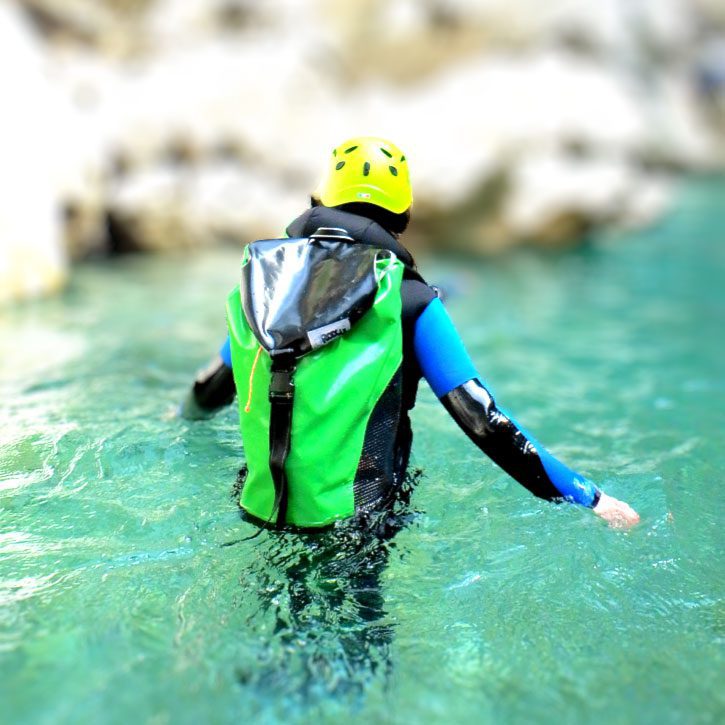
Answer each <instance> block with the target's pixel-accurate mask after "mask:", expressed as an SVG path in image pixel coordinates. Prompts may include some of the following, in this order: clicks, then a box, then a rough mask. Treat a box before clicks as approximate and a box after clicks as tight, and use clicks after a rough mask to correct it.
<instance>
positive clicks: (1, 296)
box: [0, 0, 725, 301]
mask: <svg viewBox="0 0 725 725" xmlns="http://www.w3.org/2000/svg"><path fill="white" fill-rule="evenodd" d="M0 104H1V108H2V112H1V113H0V189H2V204H0V301H3V300H8V299H20V298H24V297H28V296H33V295H36V294H40V293H44V292H49V291H52V290H57V289H59V288H61V287H62V285H63V283H64V280H65V279H66V277H67V268H68V260H77V259H82V258H84V257H87V256H89V255H97V254H114V253H121V252H126V251H135V250H153V251H157V250H165V249H179V248H190V247H202V246H204V245H209V244H213V243H218V242H233V243H240V242H242V241H248V240H249V239H251V238H256V237H262V236H270V235H276V234H278V233H279V232H280V231H281V230H282V229H283V228H284V226H285V225H286V223H287V222H288V221H289V220H290V219H291V218H292V217H294V216H295V215H296V214H298V213H299V212H300V211H301V210H302V208H303V207H304V205H305V203H306V200H307V198H308V196H309V192H310V190H311V189H312V188H313V187H314V185H315V182H316V180H317V176H318V174H319V172H320V171H321V169H322V163H323V160H324V159H325V157H326V154H327V153H329V151H330V149H331V148H332V146H333V145H335V144H336V143H338V142H339V141H341V140H342V139H344V138H345V137H348V136H352V135H357V134H368V133H372V134H379V135H382V136H389V137H391V138H392V139H393V140H395V141H396V142H397V143H399V144H400V145H401V146H402V147H403V148H404V149H405V150H406V154H407V155H408V158H409V159H410V161H411V172H412V175H413V181H414V192H415V213H414V224H413V226H412V227H411V233H410V235H411V237H412V239H413V241H414V242H415V243H416V244H418V245H426V244H427V245H435V246H438V247H441V246H442V247H449V248H458V249H463V250H467V251H469V252H472V253H490V252H495V251H499V250H502V249H506V248H509V247H511V246H515V245H519V244H537V245H544V246H552V247H559V246H562V245H568V244H572V243H575V242H577V241H578V240H581V239H582V237H583V236H584V235H585V234H586V233H587V231H588V230H590V229H591V228H592V227H595V226H598V225H602V224H621V225H644V224H648V223H651V222H653V221H655V220H656V219H657V218H658V217H659V215H661V214H662V213H663V211H664V210H665V209H666V208H667V204H668V200H669V197H670V193H671V186H672V180H673V178H674V177H675V176H676V175H677V174H681V173H688V172H689V173H692V172H698V173H702V172H712V171H716V170H719V169H722V168H723V167H725V3H723V2H722V0H588V1H587V0H547V2H540V1H539V0H476V1H474V0H345V2H334V1H333V0H308V1H307V2H305V1H304V0H267V2H264V3H259V2H254V1H252V0H23V1H21V0H0Z"/></svg>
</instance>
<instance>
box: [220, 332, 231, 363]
mask: <svg viewBox="0 0 725 725" xmlns="http://www.w3.org/2000/svg"><path fill="white" fill-rule="evenodd" d="M219 357H220V358H221V359H222V362H223V363H224V364H225V365H226V366H227V367H228V368H229V369H230V370H231V367H232V344H231V341H230V339H229V335H227V339H226V340H225V341H224V344H223V345H222V346H221V349H220V350H219Z"/></svg>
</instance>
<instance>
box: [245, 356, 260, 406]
mask: <svg viewBox="0 0 725 725" xmlns="http://www.w3.org/2000/svg"><path fill="white" fill-rule="evenodd" d="M261 354H262V346H261V345H260V346H259V349H258V350H257V354H256V355H255V356H254V362H253V363H252V369H251V370H250V372H249V395H248V396H247V404H246V405H245V406H244V412H245V413H249V411H250V410H251V409H252V385H253V384H254V371H255V370H256V369H257V363H258V362H259V356H260V355H261Z"/></svg>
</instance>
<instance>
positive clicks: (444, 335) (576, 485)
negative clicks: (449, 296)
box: [413, 299, 600, 506]
mask: <svg viewBox="0 0 725 725" xmlns="http://www.w3.org/2000/svg"><path fill="white" fill-rule="evenodd" d="M413 344H414V349H415V354H416V358H417V360H418V364H419V366H420V369H421V371H422V372H423V376H424V377H425V379H426V380H427V381H428V383H429V384H430V386H431V388H432V389H433V392H434V393H435V394H436V396H437V397H438V398H440V399H441V401H442V402H443V404H444V405H445V406H446V408H447V409H448V411H449V413H450V414H451V415H452V417H453V418H454V419H455V420H456V422H457V423H458V424H459V425H460V426H461V428H462V429H463V430H464V432H465V433H466V435H468V437H469V438H471V440H473V442H474V443H476V445H478V447H479V448H480V449H481V450H482V451H483V452H484V453H486V454H487V455H488V456H489V457H490V458H491V459H492V460H493V461H494V462H495V463H497V464H498V465H499V466H501V468H503V469H504V470H505V471H506V472H507V473H509V474H510V475H511V476H513V478H515V479H516V480H517V481H518V482H519V483H521V484H522V485H524V486H525V487H526V488H528V489H529V490H530V491H531V492H532V493H534V494H535V495H537V496H540V497H542V498H547V499H551V500H556V499H565V500H567V501H571V502H575V503H579V504H582V505H584V506H594V505H596V503H597V501H598V500H599V495H600V494H599V491H598V489H597V487H596V486H595V485H594V484H593V483H592V482H591V481H589V480H588V479H586V478H585V477H584V476H581V475H580V474H578V473H576V472H575V471H573V470H571V469H570V468H568V467H567V466H565V465H564V464H563V463H561V461H559V460H557V459H556V458H555V457H554V456H552V455H551V453H549V452H548V451H547V450H546V449H545V448H544V447H543V446H542V445H541V444H540V443H539V442H538V441H537V440H536V439H535V438H534V437H533V436H531V435H530V434H529V433H528V432H527V431H525V430H524V429H523V428H522V427H521V426H520V425H519V424H518V423H517V422H516V421H515V420H514V419H513V418H512V417H511V416H509V415H508V414H507V413H505V412H504V411H502V410H501V409H500V408H497V407H496V403H495V401H494V399H493V396H492V395H491V394H490V392H489V391H488V390H487V389H486V388H485V386H484V385H483V383H482V382H481V379H480V377H479V375H478V372H477V370H476V367H475V365H474V364H473V361H472V360H471V358H470V356H469V355H468V352H467V351H466V349H465V347H464V345H463V342H462V341H461V338H460V336H459V334H458V332H457V330H456V328H455V326H454V325H453V322H452V321H451V319H450V317H449V316H448V313H447V312H446V309H445V307H444V306H443V304H442V302H441V301H440V300H439V299H434V300H432V301H431V302H430V303H429V304H428V306H427V307H426V308H425V310H424V311H423V312H422V313H421V315H420V316H419V317H418V320H417V321H416V325H415V332H414V342H413Z"/></svg>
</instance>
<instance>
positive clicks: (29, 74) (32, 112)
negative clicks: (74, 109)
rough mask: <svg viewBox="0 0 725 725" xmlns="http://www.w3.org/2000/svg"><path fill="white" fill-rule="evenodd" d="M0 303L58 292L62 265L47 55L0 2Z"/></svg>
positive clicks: (55, 111) (58, 143)
mask: <svg viewBox="0 0 725 725" xmlns="http://www.w3.org/2000/svg"><path fill="white" fill-rule="evenodd" d="M0 49H1V50H0V53H1V54H2V62H0V106H1V107H2V126H0V159H1V161H0V188H1V189H3V192H4V194H5V197H4V199H3V201H2V203H0V302H7V301H9V300H19V299H23V298H26V297H32V296H35V295H39V294H44V293H48V292H52V291H56V290H58V289H59V288H60V287H61V286H62V285H63V284H64V282H65V279H66V273H67V267H66V259H65V254H64V252H63V249H62V246H61V229H60V219H59V216H60V209H59V207H58V200H57V196H56V187H55V183H54V182H55V178H57V170H58V168H59V165H60V164H59V159H58V149H59V148H60V147H62V145H63V139H62V137H61V136H60V135H59V133H58V131H57V127H56V126H55V121H56V120H60V119H59V110H60V109H59V104H58V103H57V102H56V100H55V98H54V94H53V91H52V88H51V87H50V84H49V83H48V81H47V79H46V77H45V75H44V57H43V52H42V49H41V48H40V46H39V44H38V42H37V40H36V38H35V37H34V36H33V34H32V32H31V30H30V29H29V28H28V27H27V25H26V23H25V21H24V18H23V17H22V16H21V15H20V12H19V11H18V10H17V9H16V8H15V7H14V6H11V5H7V4H0Z"/></svg>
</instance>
